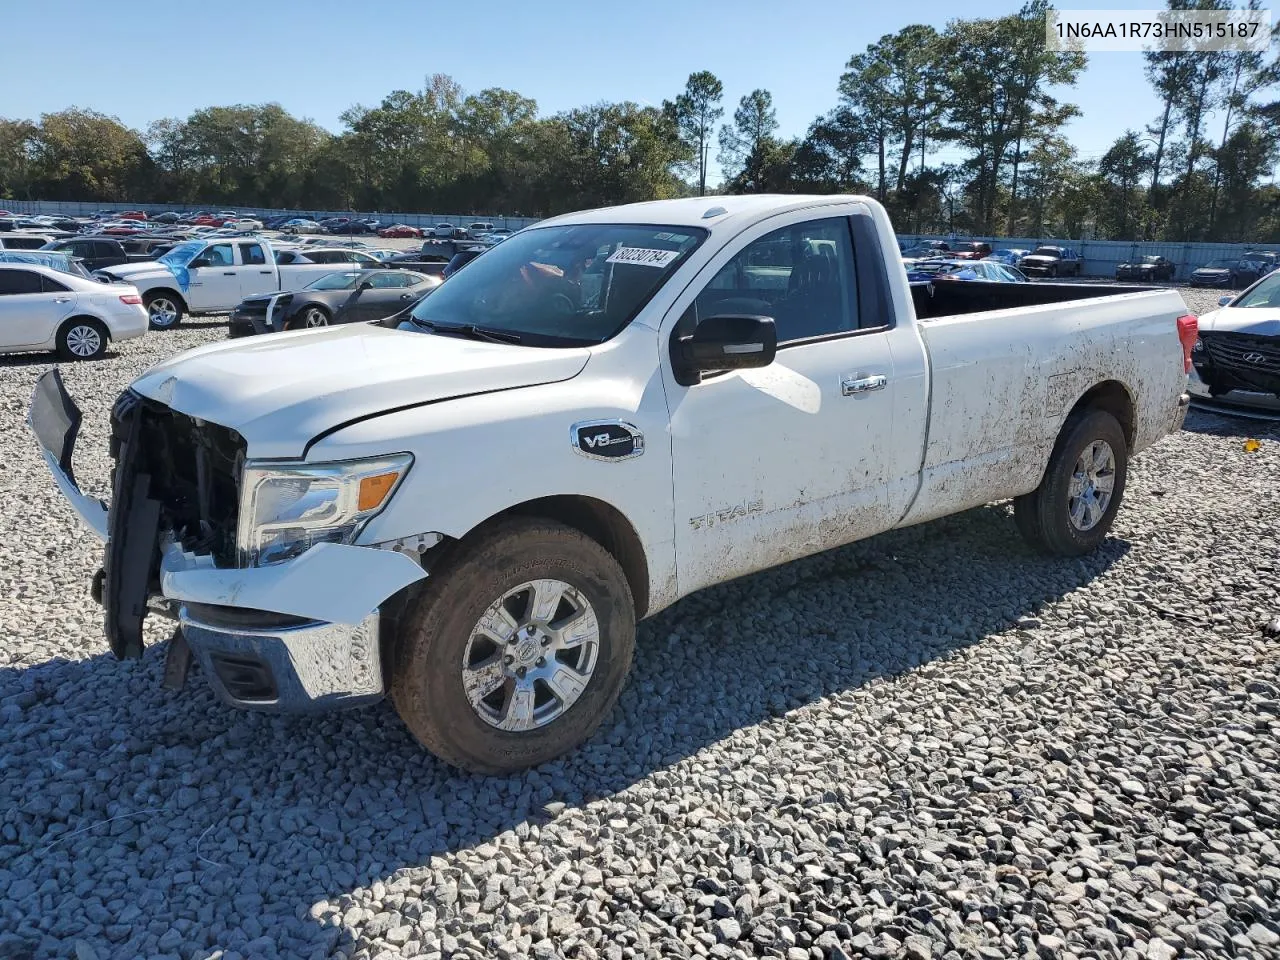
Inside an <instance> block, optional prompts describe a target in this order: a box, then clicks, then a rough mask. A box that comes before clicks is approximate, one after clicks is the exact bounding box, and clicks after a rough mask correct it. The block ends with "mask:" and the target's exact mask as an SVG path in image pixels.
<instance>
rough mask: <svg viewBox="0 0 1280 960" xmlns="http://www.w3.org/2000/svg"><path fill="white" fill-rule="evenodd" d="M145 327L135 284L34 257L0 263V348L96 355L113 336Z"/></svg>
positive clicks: (1, 350)
mask: <svg viewBox="0 0 1280 960" xmlns="http://www.w3.org/2000/svg"><path fill="white" fill-rule="evenodd" d="M146 332H147V311H146V310H145V309H144V308H143V306H142V297H140V296H139V295H138V290H137V288H136V287H133V286H128V285H123V284H118V283H116V284H104V283H100V282H99V281H97V280H92V279H87V278H85V277H81V276H77V275H75V274H71V273H66V272H64V271H62V270H57V269H54V268H53V267H48V266H43V265H41V264H36V263H0V353H19V352H21V353H26V352H43V351H47V350H56V351H57V353H58V356H59V357H61V358H62V359H63V360H96V359H97V358H98V357H101V356H102V355H103V354H104V353H106V351H107V344H108V343H109V342H110V341H112V340H128V339H131V338H133V337H140V336H142V335H143V334H144V333H146Z"/></svg>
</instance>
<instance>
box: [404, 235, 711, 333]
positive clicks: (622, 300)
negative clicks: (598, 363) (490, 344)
mask: <svg viewBox="0 0 1280 960" xmlns="http://www.w3.org/2000/svg"><path fill="white" fill-rule="evenodd" d="M706 236H707V232H706V231H705V230H703V229H700V228H697V227H664V226H648V225H637V224H621V223H616V224H615V223H592V224H578V225H574V226H563V227H540V228H537V229H533V230H529V231H528V232H521V233H519V234H516V235H515V236H513V237H511V239H509V240H507V241H506V242H505V243H503V244H501V245H499V246H496V247H493V248H492V249H490V250H488V251H486V252H485V253H484V255H483V256H479V257H476V258H475V262H473V263H471V264H468V266H467V268H466V269H465V270H460V271H459V272H458V273H456V274H455V275H453V276H451V277H450V278H449V279H448V281H446V282H445V283H443V284H441V285H440V286H439V287H438V288H436V290H435V292H434V293H433V294H432V295H431V296H430V297H427V298H426V299H425V300H423V301H422V302H421V303H419V304H418V305H417V306H416V307H414V309H413V313H412V314H411V316H412V317H413V318H414V319H416V320H419V321H425V324H438V325H440V326H444V327H447V326H450V325H452V326H458V325H475V326H478V327H485V328H488V329H490V330H497V331H501V332H504V333H511V334H515V335H517V336H519V337H520V338H521V340H522V341H523V342H526V343H529V344H530V345H532V346H552V345H581V344H594V343H603V342H604V341H606V340H608V339H609V338H611V337H613V336H615V335H616V334H618V333H619V332H620V331H621V330H622V329H623V327H625V326H626V325H627V324H628V323H630V322H631V320H632V319H633V318H634V317H635V315H636V314H637V313H638V312H639V311H640V309H641V308H642V307H643V306H644V305H645V304H646V303H647V302H648V301H649V298H650V297H651V296H652V295H653V294H654V292H656V291H657V289H658V288H659V287H660V286H661V285H662V284H663V283H664V282H665V281H666V280H667V278H668V277H670V276H671V274H672V273H674V272H675V271H676V269H677V268H679V266H680V265H681V264H682V263H684V261H685V259H686V258H687V257H688V256H689V254H690V253H691V252H693V250H694V249H696V248H697V246H698V245H699V244H700V243H701V242H702V241H703V240H704V239H705V238H706ZM405 329H412V328H411V327H406V328H405ZM539 341H541V342H539Z"/></svg>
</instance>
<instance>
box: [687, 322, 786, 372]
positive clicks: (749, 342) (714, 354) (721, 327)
mask: <svg viewBox="0 0 1280 960" xmlns="http://www.w3.org/2000/svg"><path fill="white" fill-rule="evenodd" d="M673 348H674V349H673V350H672V357H671V365H672V367H673V368H674V370H675V374H676V381H677V382H678V383H680V384H681V385H682V386H686V387H687V386H692V385H693V384H695V383H699V382H701V380H702V374H703V373H706V372H710V371H713V370H746V369H749V368H753V367H767V366H768V365H769V364H771V363H773V361H774V358H775V357H776V356H777V353H778V331H777V329H776V328H775V327H774V323H773V318H772V317H761V316H741V315H732V314H726V315H719V316H714V317H707V319H705V320H703V321H702V322H701V323H699V324H698V326H697V327H695V328H694V331H693V333H690V334H688V335H686V336H682V337H677V338H676V340H675V343H674V344H673Z"/></svg>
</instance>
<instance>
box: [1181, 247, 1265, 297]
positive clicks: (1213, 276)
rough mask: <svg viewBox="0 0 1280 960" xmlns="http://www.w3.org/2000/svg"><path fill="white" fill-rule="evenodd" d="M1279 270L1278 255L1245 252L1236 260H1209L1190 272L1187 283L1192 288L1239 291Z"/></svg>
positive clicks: (1262, 251)
mask: <svg viewBox="0 0 1280 960" xmlns="http://www.w3.org/2000/svg"><path fill="white" fill-rule="evenodd" d="M1277 268H1280V254H1278V253H1275V252H1273V251H1270V250H1247V251H1245V253H1243V254H1242V255H1241V256H1240V257H1239V258H1238V259H1237V258H1233V257H1222V258H1219V259H1216V260H1210V261H1209V262H1208V263H1206V264H1205V265H1204V266H1203V267H1200V268H1199V269H1197V270H1194V271H1192V274H1191V276H1190V277H1189V278H1188V282H1189V283H1190V284H1191V285H1192V286H1193V287H1227V288H1231V289H1237V290H1238V289H1241V288H1243V287H1248V286H1251V285H1252V284H1253V283H1254V282H1256V281H1257V280H1259V279H1260V278H1262V277H1265V276H1266V275H1267V274H1269V273H1272V272H1274V271H1275V270H1276V269H1277Z"/></svg>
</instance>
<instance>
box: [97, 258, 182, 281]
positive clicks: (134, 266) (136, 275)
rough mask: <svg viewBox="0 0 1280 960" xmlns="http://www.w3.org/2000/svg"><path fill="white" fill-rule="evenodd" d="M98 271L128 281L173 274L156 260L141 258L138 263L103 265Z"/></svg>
mask: <svg viewBox="0 0 1280 960" xmlns="http://www.w3.org/2000/svg"><path fill="white" fill-rule="evenodd" d="M100 272H102V273H109V274H111V276H113V277H119V278H120V279H121V280H128V281H129V282H130V283H133V282H134V281H136V280H139V279H147V280H150V279H153V278H161V277H172V276H173V272H172V271H170V270H169V269H168V268H167V267H166V266H165V265H164V264H163V263H161V262H160V261H158V260H142V261H139V262H138V263H118V264H116V265H115V266H114V267H104V268H103V269H102V270H101V271H100Z"/></svg>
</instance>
